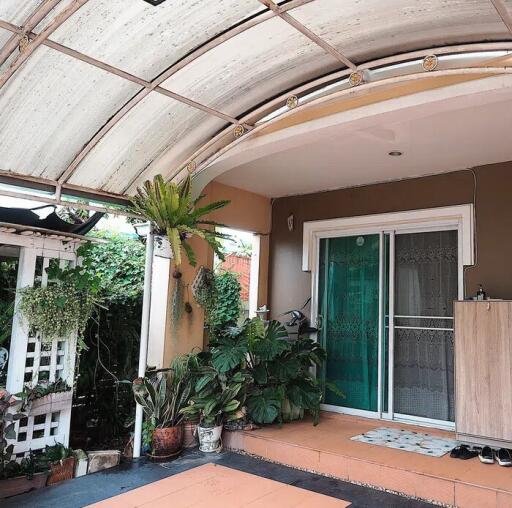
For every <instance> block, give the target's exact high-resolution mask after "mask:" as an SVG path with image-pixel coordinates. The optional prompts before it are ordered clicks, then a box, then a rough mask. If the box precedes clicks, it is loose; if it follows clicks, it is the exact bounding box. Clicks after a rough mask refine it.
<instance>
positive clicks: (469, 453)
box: [450, 445, 478, 460]
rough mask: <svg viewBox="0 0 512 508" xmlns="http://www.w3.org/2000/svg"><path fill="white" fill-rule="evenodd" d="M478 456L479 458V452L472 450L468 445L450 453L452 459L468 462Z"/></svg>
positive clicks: (460, 446) (458, 447)
mask: <svg viewBox="0 0 512 508" xmlns="http://www.w3.org/2000/svg"><path fill="white" fill-rule="evenodd" d="M476 456H478V452H477V451H475V450H470V449H469V446H468V445H459V446H456V447H455V448H454V449H453V450H452V451H451V452H450V457H452V458H453V459H461V460H468V459H473V458H475V457H476Z"/></svg>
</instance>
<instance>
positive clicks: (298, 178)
mask: <svg viewBox="0 0 512 508" xmlns="http://www.w3.org/2000/svg"><path fill="white" fill-rule="evenodd" d="M511 132H512V88H497V89H495V90H493V91H487V92H485V93H479V94H470V95H466V96H458V97H455V98H451V99H449V100H443V101H439V102H436V103H425V104H420V105H416V106H412V107H406V108H403V109H399V110H395V111H389V112H386V113H380V114H375V115H368V116H364V115H361V116H360V117H359V118H356V119H355V120H352V121H345V122H343V123H340V124H338V125H332V122H331V125H329V126H328V127H327V128H323V129H319V130H315V129H314V128H312V129H309V130H308V129H302V132H301V133H299V134H297V135H296V136H292V138H291V139H292V141H290V139H283V138H282V139H280V140H277V141H276V142H274V143H270V144H264V143H261V140H260V142H259V144H258V146H257V147H256V148H254V149H253V150H252V156H251V157H252V160H250V161H247V160H246V161H243V162H242V163H241V164H239V165H237V167H234V168H233V169H230V170H228V171H227V172H225V173H223V174H222V175H220V176H219V177H217V179H216V180H217V181H220V182H222V183H225V184H228V185H231V186H234V187H239V188H242V189H246V190H250V191H252V192H256V193H258V194H262V195H265V196H269V197H280V196H285V195H293V194H305V193H311V192H317V191H323V190H329V189H337V188H342V187H352V186H358V185H365V184H370V183H376V182H383V181H389V180H397V179H402V178H411V177H417V176H422V175H430V174H436V173H444V172H449V171H455V170H459V169H465V168H470V167H474V166H479V165H484V164H491V163H496V162H503V161H508V160H512V142H511V137H510V133H511ZM280 147H282V148H280ZM392 150H399V151H401V152H403V155H402V156H400V157H391V156H389V155H388V152H390V151H392ZM245 154H247V151H245ZM246 157H247V156H246ZM226 163H228V164H229V161H227V162H226V161H222V162H221V164H226ZM231 167H233V163H231Z"/></svg>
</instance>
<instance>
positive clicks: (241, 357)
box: [210, 318, 330, 424]
mask: <svg viewBox="0 0 512 508" xmlns="http://www.w3.org/2000/svg"><path fill="white" fill-rule="evenodd" d="M287 339H288V334H287V332H286V329H285V328H284V326H283V325H282V324H281V323H279V322H278V321H269V322H264V321H262V320H261V319H259V318H254V319H251V320H246V321H245V323H244V324H243V325H242V326H240V327H227V328H224V329H221V330H217V331H216V334H215V338H214V340H212V341H211V342H210V348H211V349H210V350H211V355H212V360H211V361H212V365H213V367H214V368H215V369H216V370H217V371H218V372H220V373H223V374H224V375H226V376H227V377H228V379H230V378H233V377H235V376H237V375H239V374H240V373H242V374H245V375H247V376H248V378H249V379H250V382H249V383H248V385H247V387H246V406H247V415H248V417H249V419H250V420H251V421H252V422H254V423H256V424H266V423H273V422H275V421H278V422H287V421H292V420H296V419H300V418H303V416H304V413H305V411H307V412H309V413H310V414H311V415H312V416H313V422H314V424H316V423H318V420H319V415H320V402H321V398H322V387H321V386H320V384H319V383H318V381H317V380H316V379H315V377H314V376H312V374H311V372H310V369H311V367H315V366H316V367H320V366H321V365H322V363H323V361H324V360H325V357H326V353H325V351H324V350H323V349H322V347H321V346H320V345H319V344H318V343H317V342H314V341H313V340H311V339H309V338H308V337H305V336H300V337H299V338H298V339H297V340H295V341H293V342H290V341H289V340H287ZM329 388H330V387H329Z"/></svg>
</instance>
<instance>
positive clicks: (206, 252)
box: [154, 182, 271, 366]
mask: <svg viewBox="0 0 512 508" xmlns="http://www.w3.org/2000/svg"><path fill="white" fill-rule="evenodd" d="M203 194H206V197H205V198H204V200H203V201H202V204H207V203H209V202H213V201H219V200H223V199H228V200H230V201H231V203H230V204H229V205H228V206H226V207H224V208H222V209H220V210H217V211H216V212H214V213H212V214H211V216H210V217H209V218H210V219H211V220H215V221H217V222H219V223H221V224H225V225H226V226H228V227H230V228H233V229H241V230H244V231H251V232H253V233H257V234H260V235H261V249H260V276H259V291H258V293H259V294H258V305H262V304H265V303H268V302H267V281H268V260H269V251H268V249H269V233H270V224H271V203H270V199H268V198H265V197H263V196H260V195H258V194H254V193H252V192H247V191H243V190H241V189H235V188H234V187H229V186H227V185H222V184H219V183H216V182H212V183H210V184H209V185H208V186H207V187H206V188H205V189H204V191H203ZM191 245H192V246H193V248H194V251H195V254H196V257H197V267H196V268H193V267H191V266H190V265H189V264H188V263H187V262H186V261H183V263H182V266H181V267H180V271H181V272H182V274H183V277H182V280H183V282H184V283H185V284H192V282H193V280H194V277H195V276H196V273H197V270H198V268H199V267H200V266H201V265H204V266H208V267H212V266H213V252H212V250H211V249H210V248H209V247H208V245H207V244H206V242H204V241H202V240H201V239H197V238H195V239H193V240H192V241H191ZM171 272H172V270H171ZM173 288H174V279H173V278H172V273H171V277H170V282H169V298H168V312H167V320H166V338H165V352H164V362H163V364H164V366H166V365H168V364H169V362H170V360H171V359H172V358H173V357H174V356H176V355H177V354H181V353H187V352H189V351H191V350H192V349H194V348H202V347H203V345H204V328H203V322H204V314H203V311H202V309H201V307H200V306H199V305H197V304H196V302H195V300H194V297H193V296H192V292H191V290H190V288H189V291H188V294H189V300H190V303H191V304H192V308H193V312H192V314H186V313H183V315H182V319H181V321H180V323H179V326H178V327H175V326H174V325H173V324H172V319H171V318H172V316H171V302H172V294H173ZM154 297H158V295H154ZM186 297H187V292H186V291H185V299H186Z"/></svg>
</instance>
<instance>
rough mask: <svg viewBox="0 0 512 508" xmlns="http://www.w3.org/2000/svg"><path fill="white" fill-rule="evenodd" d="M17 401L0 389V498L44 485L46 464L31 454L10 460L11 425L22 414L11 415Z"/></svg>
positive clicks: (13, 433)
mask: <svg viewBox="0 0 512 508" xmlns="http://www.w3.org/2000/svg"><path fill="white" fill-rule="evenodd" d="M20 404H21V400H19V399H16V398H15V397H13V396H12V395H11V394H10V393H9V392H7V391H5V390H0V499H3V498H5V497H9V496H14V495H16V494H22V493H23V492H28V491H29V490H32V489H38V488H41V487H44V486H45V485H46V478H47V476H48V472H47V469H48V468H47V465H46V464H45V463H44V462H40V461H38V460H37V459H36V458H35V457H34V455H33V454H32V453H30V454H29V455H28V457H25V458H23V459H21V460H16V458H15V457H13V455H12V454H13V451H14V445H13V444H9V443H8V439H15V438H16V431H15V423H16V421H17V420H20V419H21V418H23V417H24V416H25V415H24V414H23V413H16V412H14V411H15V410H16V408H17V407H19V405H20Z"/></svg>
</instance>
